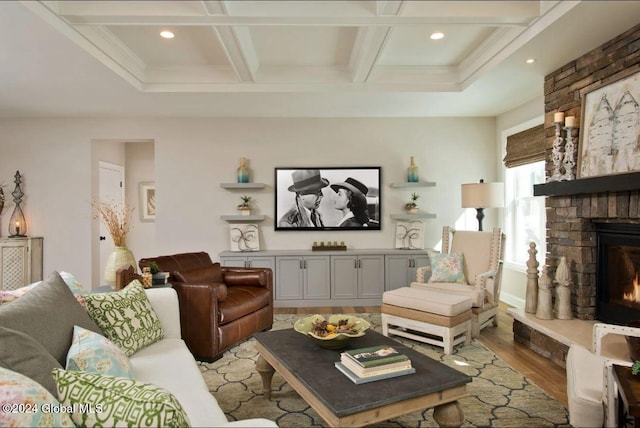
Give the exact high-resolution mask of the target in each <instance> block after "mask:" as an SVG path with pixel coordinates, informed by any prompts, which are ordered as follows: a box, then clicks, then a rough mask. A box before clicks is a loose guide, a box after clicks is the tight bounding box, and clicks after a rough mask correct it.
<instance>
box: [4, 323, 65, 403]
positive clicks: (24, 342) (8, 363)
mask: <svg viewBox="0 0 640 428" xmlns="http://www.w3.org/2000/svg"><path fill="white" fill-rule="evenodd" d="M0 367H3V368H5V369H9V370H11V371H14V372H17V373H20V374H23V375H25V376H27V377H28V378H31V379H32V380H34V381H36V382H38V383H39V384H40V385H42V386H44V387H45V388H47V390H48V391H49V392H50V393H51V394H53V396H54V397H57V396H58V391H57V388H56V383H55V381H54V380H53V376H52V374H51V371H52V370H53V369H55V368H59V369H60V368H63V367H62V366H61V365H60V363H58V361H56V359H55V358H53V356H52V355H51V354H50V353H48V352H47V350H46V349H44V347H43V346H42V345H41V344H39V343H38V342H37V341H36V340H35V339H34V338H33V337H31V336H29V335H27V334H25V333H23V332H21V331H17V330H12V329H10V328H5V327H0Z"/></svg>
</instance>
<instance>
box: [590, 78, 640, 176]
mask: <svg viewBox="0 0 640 428" xmlns="http://www.w3.org/2000/svg"><path fill="white" fill-rule="evenodd" d="M639 100H640V72H638V73H635V74H633V75H631V76H628V77H625V78H623V79H620V80H617V81H615V82H613V83H610V84H608V85H606V86H602V87H600V88H598V89H595V90H593V91H590V92H588V93H586V94H585V95H584V96H583V102H582V125H581V128H580V146H579V147H580V149H579V153H578V177H579V178H585V177H597V176H602V175H610V174H623V173H628V172H634V171H640V141H639V137H640V106H639V104H638V102H639Z"/></svg>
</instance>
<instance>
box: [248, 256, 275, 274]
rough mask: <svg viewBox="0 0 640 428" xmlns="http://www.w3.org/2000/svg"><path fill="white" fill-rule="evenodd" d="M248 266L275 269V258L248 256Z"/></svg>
mask: <svg viewBox="0 0 640 428" xmlns="http://www.w3.org/2000/svg"><path fill="white" fill-rule="evenodd" d="M248 260H249V266H250V267H252V268H269V269H271V270H272V271H273V270H275V263H276V262H275V260H274V258H273V257H249V258H248Z"/></svg>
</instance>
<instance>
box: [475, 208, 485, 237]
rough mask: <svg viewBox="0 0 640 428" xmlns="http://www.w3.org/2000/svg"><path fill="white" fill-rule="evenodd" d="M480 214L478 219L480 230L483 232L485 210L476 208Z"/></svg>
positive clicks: (477, 215) (477, 216)
mask: <svg viewBox="0 0 640 428" xmlns="http://www.w3.org/2000/svg"><path fill="white" fill-rule="evenodd" d="M476 211H478V214H476V218H477V219H478V230H479V231H481V232H482V220H483V219H484V208H476Z"/></svg>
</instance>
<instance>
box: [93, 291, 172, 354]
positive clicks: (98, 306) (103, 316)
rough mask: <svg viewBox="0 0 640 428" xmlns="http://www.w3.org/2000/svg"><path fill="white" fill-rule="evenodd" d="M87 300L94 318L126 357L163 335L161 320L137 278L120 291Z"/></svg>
mask: <svg viewBox="0 0 640 428" xmlns="http://www.w3.org/2000/svg"><path fill="white" fill-rule="evenodd" d="M86 301H87V311H88V312H89V316H91V319H93V321H94V322H95V323H96V324H98V327H100V329H101V330H102V332H103V333H104V335H105V336H106V337H107V338H109V339H110V340H111V341H112V342H113V343H115V344H116V345H118V346H119V347H120V349H122V350H123V351H124V353H125V354H126V355H127V357H129V356H131V355H132V354H133V353H135V352H136V351H138V350H139V349H142V348H144V347H145V346H149V345H151V344H152V343H154V342H157V341H158V340H160V339H162V338H163V337H164V330H163V329H162V325H161V324H160V320H159V319H158V316H157V315H156V313H155V312H154V311H153V308H152V307H151V303H150V302H149V299H148V298H147V295H146V293H145V292H144V288H143V287H142V284H140V281H138V280H135V281H133V282H131V284H129V285H128V286H127V287H125V288H124V289H122V290H120V291H118V292H113V293H99V294H90V295H87V296H86Z"/></svg>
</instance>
